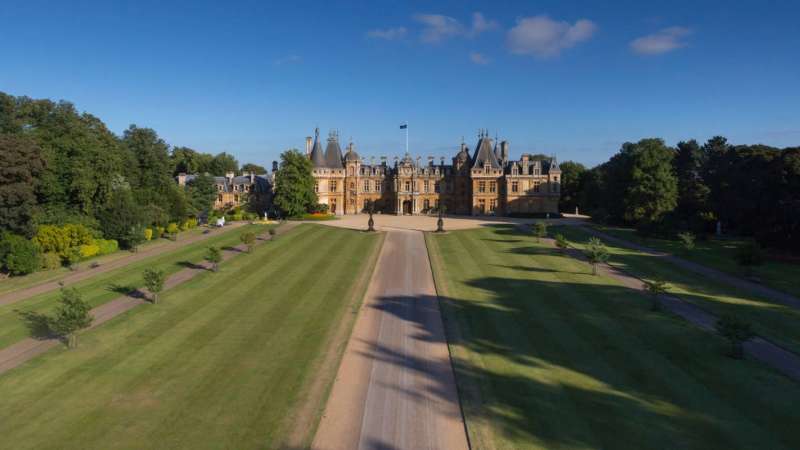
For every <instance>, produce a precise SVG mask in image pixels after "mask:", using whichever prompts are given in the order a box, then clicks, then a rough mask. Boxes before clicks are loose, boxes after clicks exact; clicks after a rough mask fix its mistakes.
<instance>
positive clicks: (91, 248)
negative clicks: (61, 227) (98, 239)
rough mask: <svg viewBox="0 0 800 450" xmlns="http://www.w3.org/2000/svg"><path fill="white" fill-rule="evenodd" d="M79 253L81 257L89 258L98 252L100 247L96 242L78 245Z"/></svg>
mask: <svg viewBox="0 0 800 450" xmlns="http://www.w3.org/2000/svg"><path fill="white" fill-rule="evenodd" d="M78 250H79V251H80V253H81V258H82V259H86V258H91V257H92V256H94V255H96V254H98V253H100V247H99V246H98V245H97V244H84V245H81V246H79V247H78Z"/></svg>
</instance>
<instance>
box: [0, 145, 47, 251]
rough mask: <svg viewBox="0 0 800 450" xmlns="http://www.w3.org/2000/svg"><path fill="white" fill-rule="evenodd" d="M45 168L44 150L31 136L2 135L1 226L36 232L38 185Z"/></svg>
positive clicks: (0, 153) (26, 233) (31, 233)
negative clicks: (34, 219)
mask: <svg viewBox="0 0 800 450" xmlns="http://www.w3.org/2000/svg"><path fill="white" fill-rule="evenodd" d="M43 169H44V161H43V159H42V155H41V150H40V149H39V147H38V146H37V145H36V144H35V143H34V142H33V141H32V140H30V139H28V138H25V137H18V136H8V135H0V230H8V231H12V232H14V233H19V234H24V235H26V236H28V237H30V236H32V235H33V233H34V229H33V216H34V212H35V209H36V195H35V188H36V182H37V177H38V176H39V175H40V174H41V173H42V170H43Z"/></svg>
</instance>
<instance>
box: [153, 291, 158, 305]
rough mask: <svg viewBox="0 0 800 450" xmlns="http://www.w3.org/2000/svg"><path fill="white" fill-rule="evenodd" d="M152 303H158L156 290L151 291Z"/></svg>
mask: <svg viewBox="0 0 800 450" xmlns="http://www.w3.org/2000/svg"><path fill="white" fill-rule="evenodd" d="M153 304H154V305H156V304H158V293H157V292H153Z"/></svg>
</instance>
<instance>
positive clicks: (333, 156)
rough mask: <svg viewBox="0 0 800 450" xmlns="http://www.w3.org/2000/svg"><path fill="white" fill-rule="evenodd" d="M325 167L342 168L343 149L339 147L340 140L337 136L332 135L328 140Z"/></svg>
mask: <svg viewBox="0 0 800 450" xmlns="http://www.w3.org/2000/svg"><path fill="white" fill-rule="evenodd" d="M325 167H329V168H331V169H341V168H342V148H341V147H339V139H338V138H337V137H336V135H335V134H331V136H330V137H329V138H328V146H327V147H325Z"/></svg>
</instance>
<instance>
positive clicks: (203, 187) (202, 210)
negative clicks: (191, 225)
mask: <svg viewBox="0 0 800 450" xmlns="http://www.w3.org/2000/svg"><path fill="white" fill-rule="evenodd" d="M186 196H187V198H188V200H189V204H190V205H191V208H192V210H193V211H194V214H197V215H200V214H207V213H208V212H209V211H211V209H212V208H213V207H214V200H215V199H216V197H217V189H216V187H215V186H214V178H213V177H211V176H209V175H199V176H197V177H196V178H194V179H193V180H191V181H190V182H188V183H187V184H186Z"/></svg>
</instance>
